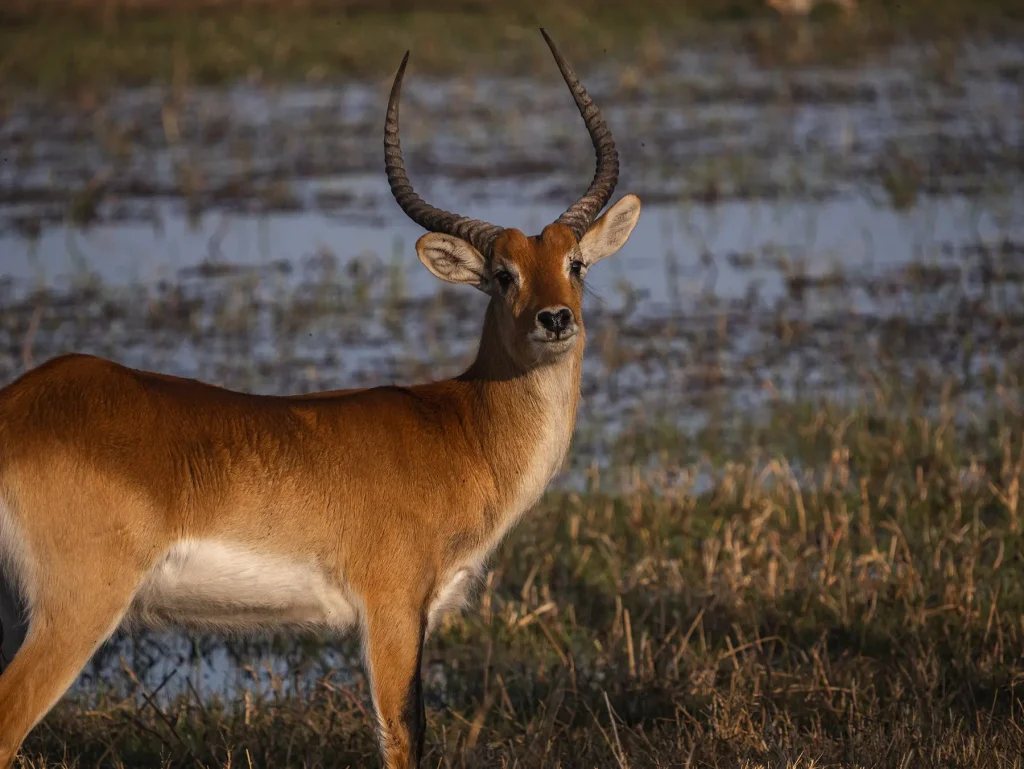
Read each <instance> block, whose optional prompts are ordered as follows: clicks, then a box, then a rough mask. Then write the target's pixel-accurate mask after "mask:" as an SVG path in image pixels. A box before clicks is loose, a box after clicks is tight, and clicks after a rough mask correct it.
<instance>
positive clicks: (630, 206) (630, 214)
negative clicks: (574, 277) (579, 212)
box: [580, 195, 640, 265]
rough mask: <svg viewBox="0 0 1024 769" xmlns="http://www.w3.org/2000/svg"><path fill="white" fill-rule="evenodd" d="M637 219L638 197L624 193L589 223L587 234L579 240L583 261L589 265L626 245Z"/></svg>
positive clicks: (638, 209) (638, 212) (638, 214)
mask: <svg viewBox="0 0 1024 769" xmlns="http://www.w3.org/2000/svg"><path fill="white" fill-rule="evenodd" d="M639 220H640V198H638V197H637V196H636V195H626V196H625V197H623V198H622V200H620V201H619V202H618V203H616V204H615V205H614V206H612V207H611V208H609V209H608V210H607V211H606V212H605V214H604V216H602V217H601V218H600V219H598V220H597V221H596V222H594V223H593V224H592V225H590V229H589V230H587V234H586V235H584V236H583V240H581V241H580V251H582V252H583V261H584V262H586V263H587V264H588V265H590V264H593V263H594V262H596V261H599V260H601V259H604V258H605V257H606V256H611V255H612V254H614V253H615V252H616V251H618V250H619V249H620V248H622V247H623V246H624V245H626V241H627V240H628V239H629V236H630V234H631V233H632V232H633V228H634V227H636V223H637V222H638V221H639Z"/></svg>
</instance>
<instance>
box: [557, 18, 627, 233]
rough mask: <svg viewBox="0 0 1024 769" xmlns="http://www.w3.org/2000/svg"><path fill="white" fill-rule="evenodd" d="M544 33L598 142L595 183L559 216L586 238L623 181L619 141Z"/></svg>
mask: <svg viewBox="0 0 1024 769" xmlns="http://www.w3.org/2000/svg"><path fill="white" fill-rule="evenodd" d="M540 33H541V34H542V35H544V40H545V41H546V42H547V44H548V48H550V49H551V53H552V54H553V55H554V57H555V62H556V63H557V64H558V69H559V70H561V72H562V77H563V78H564V79H565V84H566V85H567V86H569V90H570V91H572V98H573V99H575V100H576V106H577V107H579V110H580V115H582V116H583V122H584V123H586V126H587V131H588V132H589V133H590V140H591V141H592V142H593V143H594V151H595V152H596V153H597V170H596V171H595V172H594V180H593V181H592V182H591V183H590V187H589V188H588V189H587V191H586V192H585V193H584V195H583V197H581V198H580V199H579V200H577V201H576V202H575V203H573V204H572V205H571V206H570V207H569V209H568V210H567V211H566V212H565V213H564V214H562V215H561V216H560V217H558V222H559V223H560V224H565V225H567V226H568V227H569V228H570V229H572V231H573V232H574V233H576V237H577V238H582V237H583V236H584V235H585V234H586V232H587V230H588V229H590V225H591V224H593V223H594V218H595V217H596V216H597V215H598V213H599V212H600V211H601V209H602V208H604V206H605V204H606V203H607V202H608V200H609V198H611V196H612V193H613V192H614V191H615V184H616V182H618V180H619V153H618V152H617V151H616V150H615V140H614V139H612V133H611V131H609V130H608V126H607V125H606V124H605V122H604V118H603V117H601V110H599V109H598V108H597V107H596V106H595V105H594V102H593V100H592V99H591V98H590V96H589V94H587V89H585V88H584V87H583V85H582V84H581V83H580V81H579V78H577V77H576V73H574V72H573V71H572V67H570V66H569V63H568V62H567V61H566V60H565V57H563V56H562V54H561V53H560V52H559V51H558V48H557V47H556V46H555V43H554V41H553V40H552V39H551V38H550V37H549V36H548V33H547V32H545V31H544V28H543V27H541V30H540Z"/></svg>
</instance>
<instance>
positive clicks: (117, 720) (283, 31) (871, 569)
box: [0, 0, 1024, 767]
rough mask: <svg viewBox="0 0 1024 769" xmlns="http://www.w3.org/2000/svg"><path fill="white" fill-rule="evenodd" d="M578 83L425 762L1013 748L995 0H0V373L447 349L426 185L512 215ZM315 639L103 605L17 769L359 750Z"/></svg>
mask: <svg viewBox="0 0 1024 769" xmlns="http://www.w3.org/2000/svg"><path fill="white" fill-rule="evenodd" d="M538 26H544V27H545V28H546V29H547V30H548V31H549V32H550V33H551V35H552V36H553V37H554V39H555V40H556V42H557V43H558V44H559V46H560V47H561V48H562V50H563V52H564V53H565V55H566V56H567V58H568V59H569V60H570V62H572V64H573V66H574V68H575V69H576V71H577V73H578V74H579V75H580V76H581V79H582V80H583V82H584V83H585V85H586V86H587V88H588V90H589V92H590V94H591V96H592V97H593V98H594V100H595V102H596V103H597V104H598V105H599V106H600V107H601V109H602V110H603V112H604V114H605V117H606V120H607V122H608V124H609V126H610V128H611V130H612V131H613V133H614V135H615V138H616V141H617V144H618V147H619V152H620V161H621V166H622V173H621V177H620V181H619V186H618V189H617V193H616V196H615V199H617V197H619V196H621V195H622V194H624V193H626V192H633V193H636V194H638V195H639V196H640V198H641V199H642V200H643V202H644V213H643V215H642V217H641V220H640V224H639V225H638V226H637V229H636V231H635V232H634V234H633V236H632V238H631V240H630V241H629V244H628V245H627V246H626V248H625V249H624V250H623V251H622V252H621V253H620V254H619V255H618V256H617V257H615V258H614V259H610V260H607V261H606V262H602V263H601V264H600V265H599V266H598V267H595V269H594V270H592V271H591V272H590V274H589V275H588V278H587V280H588V296H587V299H586V302H585V304H584V310H585V316H586V320H587V327H588V352H587V359H586V363H585V372H584V382H583V396H584V400H583V404H582V408H581V414H580V420H579V425H578V428H577V432H576V437H575V439H574V443H573V448H572V451H571V454H570V457H569V460H568V461H567V464H566V468H565V469H564V470H563V472H562V473H561V474H560V475H559V476H558V478H557V479H556V481H555V483H554V484H553V488H552V490H551V492H550V493H549V494H548V495H547V496H546V497H545V499H544V500H543V501H542V502H541V504H540V505H539V507H538V509H537V510H536V511H534V512H533V513H532V514H531V515H530V516H528V517H527V518H526V519H524V521H523V522H522V524H521V525H520V527H519V529H518V530H517V531H516V532H515V533H514V534H513V535H512V537H510V539H509V541H508V542H507V543H506V544H505V545H504V546H503V547H502V549H501V550H500V551H499V553H498V554H497V555H496V556H495V559H494V563H493V564H492V567H493V568H492V570H491V572H490V573H489V576H488V578H487V582H486V584H485V585H484V586H483V587H482V589H481V591H480V595H479V596H478V599H477V601H476V603H475V604H474V608H473V609H472V611H471V612H470V613H469V614H468V615H467V616H466V617H465V618H464V619H456V620H454V621H453V622H451V623H449V626H448V627H447V628H445V629H444V630H443V631H442V632H440V633H439V635H438V636H437V637H436V638H434V639H433V640H432V641H431V643H430V645H429V647H428V655H427V660H426V663H425V671H426V674H427V685H426V690H427V696H428V703H429V709H428V713H429V715H428V721H429V729H428V748H427V755H428V758H427V764H428V765H431V766H515V765H519V766H566V767H568V766H581V767H584V766H586V767H594V766H600V767H604V766H608V767H627V766H628V767H640V766H663V767H667V766H683V765H701V766H808V767H809V766H853V765H866V764H870V765H874V766H889V765H892V766H901V767H903V766H911V765H915V766H916V765H920V766H934V765H939V764H942V765H962V766H997V765H998V766H1002V765H1005V766H1021V759H1020V756H1021V755H1024V740H1022V735H1024V732H1022V730H1021V728H1020V719H1021V716H1022V710H1021V707H1022V702H1021V700H1020V699H1019V698H1020V694H1019V691H1020V689H1021V685H1022V682H1024V659H1022V657H1021V655H1022V652H1024V589H1022V585H1024V580H1022V579H1021V577H1022V573H1021V569H1022V566H1024V547H1022V540H1021V525H1020V521H1019V515H1020V513H1021V511H1020V509H1019V495H1020V476H1021V471H1022V469H1024V447H1022V423H1024V422H1022V418H1021V408H1022V404H1024V398H1022V393H1021V376H1022V374H1024V357H1022V341H1024V323H1022V321H1024V303H1022V300H1021V299H1022V297H1021V294H1022V285H1024V186H1022V184H1021V181H1022V172H1024V154H1022V149H1024V129H1022V125H1024V123H1022V121H1024V97H1022V89H1021V83H1022V81H1024V7H1022V4H1021V3H1020V2H1019V0H977V1H976V2H970V1H969V0H932V1H931V2H929V1H928V0H902V2H892V1H891V0H859V2H858V1H856V0H843V2H812V1H811V0H689V2H681V1H677V2H670V1H669V0H632V2H629V3H605V2H598V0H545V1H544V2H539V1H537V0H523V2H520V3H512V2H508V3H502V2H496V1H494V0H434V2H430V3H426V2H414V1H413V0H392V1H383V2H372V0H338V1H337V2H326V0H322V1H316V0H310V1H309V2H297V1H295V2H289V1H288V0H251V1H246V0H219V1H217V0H207V1H204V0H186V1H185V2H180V3H174V2H171V0H7V2H6V3H5V4H4V6H3V8H0V156H2V157H0V161H2V162H0V384H5V383H7V382H9V381H11V380H13V379H14V378H15V377H17V376H18V375H19V374H20V373H22V372H23V371H24V370H26V369H27V368H30V367H32V366H33V365H36V364H38V363H39V362H41V361H43V360H46V359H48V358H50V357H52V356H54V355H57V354H59V353H62V352H70V351H77V352H88V353H93V354H97V355H102V356H105V357H109V358H112V359H114V360H117V361H120V362H122V363H125V364H128V365H131V366H136V367H141V368H146V369H151V370H158V371H162V372H166V373H172V374H178V375H183V376H190V377H196V378H200V379H203V380H206V381H211V382H214V383H218V384H222V385H225V386H228V387H233V388H238V389H243V390H248V391H253V392H261V393H295V392H306V391H312V390H319V389H330V388H340V387H354V386H373V385H378V384H387V383H392V382H402V383H408V382H416V381H423V380H427V379H431V378H441V377H447V376H452V375H454V374H456V373H458V372H459V371H460V370H461V368H462V367H463V366H465V365H467V364H468V362H469V361H470V360H471V358H472V356H473V354H474V352H475V345H476V342H477V339H478V333H479V328H480V322H481V318H482V311H483V307H484V303H485V301H486V300H485V297H483V296H482V295H480V294H478V293H477V292H474V291H472V290H470V289H463V288H453V287H450V286H444V285H442V284H440V283H439V282H438V281H437V280H436V279H434V278H433V277H432V276H430V275H429V273H428V272H427V271H426V270H425V269H424V268H423V267H422V265H420V263H419V262H418V260H417V259H416V257H415V252H414V249H413V244H414V242H415V240H416V238H417V237H419V235H420V234H422V233H421V231H420V230H419V228H417V227H416V226H415V225H413V224H412V223H411V222H410V221H409V220H407V219H406V218H405V216H404V215H403V214H402V213H401V211H400V209H399V208H398V206H397V205H396V204H395V203H394V201H393V199H392V198H391V196H390V192H389V189H388V186H387V182H386V179H385V177H384V173H383V151H382V150H383V147H382V138H383V137H382V132H383V121H384V109H385V104H386V99H387V93H388V90H389V88H390V84H391V79H392V77H393V75H394V72H395V69H396V68H397V66H398V64H399V62H400V61H401V57H402V55H403V54H404V52H405V51H406V50H407V49H409V50H411V59H410V66H409V70H408V73H407V75H406V81H405V87H404V91H403V107H402V138H403V149H404V152H405V159H406V167H407V168H408V170H409V173H410V177H411V179H412V182H413V183H414V185H415V186H416V188H417V190H418V191H419V192H420V193H421V194H422V195H423V196H424V197H425V198H426V199H427V200H428V201H429V202H431V203H432V204H434V205H436V206H439V207H442V208H446V209H448V210H453V211H458V212H459V213H462V214H465V215H468V216H473V217H477V218H482V219H485V220H488V221H491V222H494V223H497V224H500V225H503V226H514V227H518V228H520V229H522V230H524V231H526V232H527V233H529V234H533V233H537V232H539V231H540V230H541V228H542V227H543V226H544V225H545V224H546V223H548V222H550V221H552V220H553V219H554V218H556V217H557V216H558V215H559V214H560V213H561V212H562V211H563V210H564V209H565V208H566V207H567V206H568V205H569V204H570V203H571V202H572V201H573V200H575V199H576V197H578V195H580V194H581V193H582V192H583V190H585V189H586V185H587V183H588V182H589V180H590V178H591V176H592V174H593V149H592V147H591V145H590V142H589V140H588V137H587V134H586V131H585V129H584V127H583V124H582V121H581V120H580V117H579V114H578V112H577V111H576V109H575V106H574V104H573V102H572V98H571V96H570V94H569V93H568V92H567V89H566V88H565V86H564V83H563V82H562V80H561V78H560V77H559V74H558V71H557V68H556V67H555V65H554V62H553V61H552V60H551V57H550V54H549V52H548V50H547V48H546V46H544V44H543V40H542V38H541V36H540V34H539V32H538V31H537V27H538ZM355 652H356V649H355V648H354V646H352V644H351V643H349V642H347V641H338V642H335V641H334V640H331V639H328V640H327V641H324V640H323V639H312V638H301V639H295V638H277V639H268V640H264V641H254V642H245V643H242V642H239V641H237V640H231V639H220V638H208V639H199V640H195V641H186V640H185V639H183V638H181V637H179V636H176V635H175V634H160V635H154V634H142V635H129V636H118V637H117V638H116V639H115V640H114V641H113V642H112V643H111V644H109V645H108V646H107V647H105V648H104V649H103V650H102V651H101V652H100V654H99V655H98V657H97V659H96V660H94V664H93V666H92V667H91V669H90V671H89V673H88V675H86V676H84V677H83V678H82V679H81V680H80V681H79V682H78V683H77V684H76V687H75V689H74V691H73V693H72V695H71V696H70V697H69V698H68V699H67V700H66V701H65V702H64V703H63V704H62V705H61V706H60V707H58V708H57V710H55V711H54V713H53V714H51V716H50V717H49V718H48V719H47V721H46V722H44V724H43V726H41V727H40V728H39V729H37V730H36V731H35V732H34V733H33V736H32V737H31V738H30V741H29V742H28V743H27V746H26V759H25V763H24V764H23V766H25V767H29V766H32V767H50V766H65V765H67V766H77V765H81V766H93V765H97V764H100V765H113V766H186V765H188V766H192V765H197V764H198V765H203V766H230V765H231V764H232V762H238V761H246V762H248V765H251V766H281V765H289V766H291V765H302V766H311V767H317V766H324V767H335V766H339V767H340V766H361V765H364V764H366V765H376V764H375V762H376V761H377V759H376V757H375V755H376V753H375V750H376V749H375V746H374V744H373V738H372V733H371V731H370V722H369V719H368V718H367V713H368V708H369V702H368V698H367V694H366V689H365V682H363V681H362V679H361V675H360V673H359V672H358V666H357V665H356V664H355V657H354V654H355Z"/></svg>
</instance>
